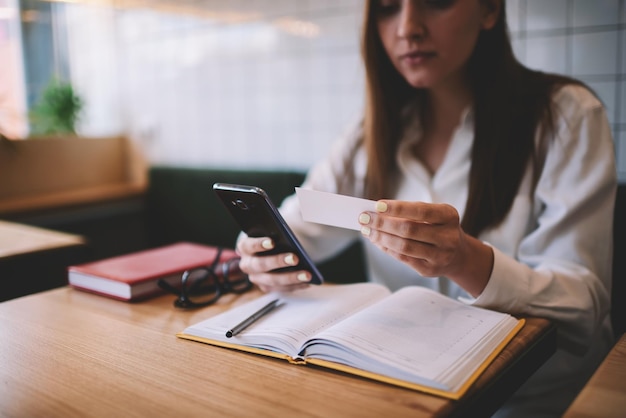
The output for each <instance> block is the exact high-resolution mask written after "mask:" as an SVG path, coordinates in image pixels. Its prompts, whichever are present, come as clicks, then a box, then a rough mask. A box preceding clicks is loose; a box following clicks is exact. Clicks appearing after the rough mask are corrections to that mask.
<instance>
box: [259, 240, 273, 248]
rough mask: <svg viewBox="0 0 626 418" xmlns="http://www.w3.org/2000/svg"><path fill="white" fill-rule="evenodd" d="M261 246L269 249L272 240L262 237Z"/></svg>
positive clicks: (271, 246) (271, 245)
mask: <svg viewBox="0 0 626 418" xmlns="http://www.w3.org/2000/svg"><path fill="white" fill-rule="evenodd" d="M261 246H262V247H263V248H265V249H266V250H271V249H272V248H274V243H273V242H272V240H271V239H264V240H263V242H262V243H261Z"/></svg>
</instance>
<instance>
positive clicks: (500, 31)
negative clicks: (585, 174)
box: [361, 0, 580, 236]
mask: <svg viewBox="0 0 626 418" xmlns="http://www.w3.org/2000/svg"><path fill="white" fill-rule="evenodd" d="M505 9H506V7H505V4H504V0H502V5H501V7H500V14H499V17H498V20H497V22H496V24H495V25H494V27H493V28H492V29H490V30H484V31H482V32H481V34H480V35H479V38H478V41H477V43H476V46H475V49H474V52H473V54H472V56H471V58H470V61H469V63H468V72H469V74H468V75H469V80H470V84H471V88H472V91H473V95H474V103H473V105H474V144H473V149H472V164H471V169H470V175H469V180H468V181H469V193H468V200H467V203H466V207H465V214H464V216H463V219H462V227H463V229H464V230H465V231H466V232H467V233H469V234H471V235H474V236H477V235H478V234H479V233H480V232H482V231H484V230H485V229H487V228H489V227H493V226H497V225H498V224H499V223H500V222H502V220H503V219H504V218H505V216H506V214H507V213H508V212H509V210H510V208H511V205H512V203H513V199H514V197H515V195H516V194H517V190H518V188H519V186H520V184H521V181H522V177H523V176H524V173H525V171H526V168H527V166H528V164H529V162H532V163H533V165H534V166H535V175H536V177H537V175H538V170H540V165H541V164H540V160H541V156H540V155H538V152H537V149H540V148H542V147H535V135H536V133H537V132H538V130H539V132H543V133H544V134H545V135H542V138H543V139H544V140H545V138H548V137H549V135H548V134H549V133H551V132H552V131H553V119H554V117H553V114H554V110H553V107H552V96H553V93H554V92H555V91H556V90H557V89H558V88H559V87H561V86H563V85H565V84H570V83H576V84H580V83H579V82H578V81H576V80H573V79H570V78H567V77H564V76H557V75H554V74H546V73H542V72H539V71H533V70H530V69H528V68H526V67H524V66H523V65H522V64H520V63H519V62H518V61H517V59H516V58H515V56H514V54H513V50H512V47H511V42H510V39H509V35H508V29H507V25H506V14H505ZM377 17H378V10H377V3H376V0H369V1H368V2H367V3H366V5H365V16H364V19H365V20H364V24H363V33H362V40H361V53H362V57H363V61H364V64H365V73H366V103H365V115H364V120H363V143H364V146H365V149H366V151H367V155H368V166H367V174H366V194H367V196H368V197H369V198H371V199H381V198H385V197H389V196H385V192H386V191H388V190H389V189H390V187H392V186H393V185H392V184H390V181H392V180H390V179H392V178H393V177H394V176H393V174H394V173H396V172H397V166H396V160H395V157H396V152H397V149H398V143H399V141H400V137H401V134H402V130H403V126H402V125H403V123H402V120H401V110H402V109H403V108H404V107H405V106H406V105H407V103H408V102H409V100H411V99H412V98H415V96H416V95H419V94H420V91H419V90H417V89H415V88H413V87H411V86H410V85H408V84H407V83H406V81H405V80H404V79H403V77H402V76H401V75H400V74H399V73H398V72H397V71H396V69H395V68H394V67H393V64H392V63H391V61H390V60H389V58H388V57H387V54H386V53H385V50H384V48H383V45H382V43H381V40H380V37H379V34H378V29H377V24H376V19H377Z"/></svg>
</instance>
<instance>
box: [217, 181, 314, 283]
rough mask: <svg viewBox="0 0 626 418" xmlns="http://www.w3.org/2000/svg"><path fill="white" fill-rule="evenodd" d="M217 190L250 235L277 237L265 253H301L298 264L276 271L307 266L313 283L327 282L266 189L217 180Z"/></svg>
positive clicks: (238, 222)
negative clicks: (272, 245) (272, 246)
mask: <svg viewBox="0 0 626 418" xmlns="http://www.w3.org/2000/svg"><path fill="white" fill-rule="evenodd" d="M213 190H214V191H215V193H216V194H217V196H218V198H219V199H220V201H221V202H222V204H223V205H224V207H225V208H226V210H228V212H229V213H230V214H231V216H232V217H233V219H234V220H235V222H237V224H238V225H239V227H240V228H241V230H242V231H243V232H245V233H246V234H247V235H248V236H249V237H269V238H271V239H272V240H273V241H274V248H273V249H271V250H269V251H266V252H263V253H261V255H262V254H267V255H270V254H279V253H286V252H291V253H294V254H296V255H297V256H298V260H299V263H298V265H296V266H289V267H284V268H281V269H278V270H275V271H294V270H307V271H309V272H310V273H311V281H310V283H311V284H321V283H323V281H324V279H323V278H322V275H321V273H320V272H319V271H318V269H317V267H315V264H314V263H313V262H312V261H311V259H310V257H309V256H308V254H307V253H306V252H305V251H304V248H302V245H301V244H300V242H299V241H298V239H297V238H296V236H295V235H294V233H293V232H292V231H291V229H290V228H289V226H288V225H287V223H286V222H285V220H284V219H283V217H282V216H281V214H280V213H279V212H278V209H277V208H276V206H275V205H274V204H273V203H272V201H271V200H270V198H269V196H268V195H267V194H266V193H265V191H264V190H263V189H261V188H258V187H254V186H245V185H240V184H226V183H215V184H214V185H213Z"/></svg>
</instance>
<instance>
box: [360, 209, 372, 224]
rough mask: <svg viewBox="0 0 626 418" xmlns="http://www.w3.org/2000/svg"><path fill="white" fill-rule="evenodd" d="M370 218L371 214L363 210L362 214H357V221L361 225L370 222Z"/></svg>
mask: <svg viewBox="0 0 626 418" xmlns="http://www.w3.org/2000/svg"><path fill="white" fill-rule="evenodd" d="M371 219H372V218H371V216H369V215H368V214H367V213H365V212H363V213H362V214H360V215H359V223H361V224H363V225H367V224H368V223H370V220H371Z"/></svg>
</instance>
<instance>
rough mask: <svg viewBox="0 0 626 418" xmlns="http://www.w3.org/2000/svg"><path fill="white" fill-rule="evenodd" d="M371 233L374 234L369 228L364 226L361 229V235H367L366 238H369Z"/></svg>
mask: <svg viewBox="0 0 626 418" xmlns="http://www.w3.org/2000/svg"><path fill="white" fill-rule="evenodd" d="M371 233H372V230H371V229H369V228H368V227H367V226H364V227H363V228H361V234H363V235H365V236H366V237H369V236H370V234H371Z"/></svg>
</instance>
